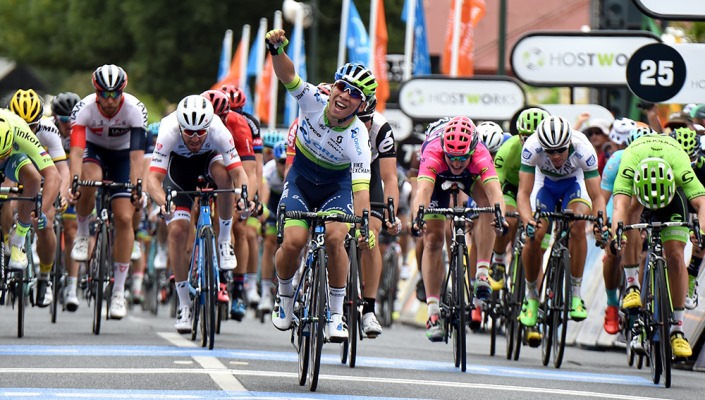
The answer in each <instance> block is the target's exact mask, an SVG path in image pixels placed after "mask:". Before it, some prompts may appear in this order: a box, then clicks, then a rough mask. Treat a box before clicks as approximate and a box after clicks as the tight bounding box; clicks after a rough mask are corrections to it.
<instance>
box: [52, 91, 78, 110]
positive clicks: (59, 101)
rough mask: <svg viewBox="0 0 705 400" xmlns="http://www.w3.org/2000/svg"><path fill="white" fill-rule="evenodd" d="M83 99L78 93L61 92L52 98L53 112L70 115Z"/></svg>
mask: <svg viewBox="0 0 705 400" xmlns="http://www.w3.org/2000/svg"><path fill="white" fill-rule="evenodd" d="M79 101H81V98H80V97H78V95H77V94H76V93H73V92H63V93H59V94H57V95H56V96H54V98H53V99H52V100H51V112H52V113H54V115H62V116H69V115H71V111H72V110H73V107H74V106H75V105H76V103H78V102H79Z"/></svg>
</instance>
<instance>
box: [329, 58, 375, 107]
mask: <svg viewBox="0 0 705 400" xmlns="http://www.w3.org/2000/svg"><path fill="white" fill-rule="evenodd" d="M335 80H336V81H339V80H343V81H345V82H347V83H349V84H351V85H353V86H355V87H356V88H358V89H360V90H361V91H362V94H364V95H365V100H366V99H369V98H371V97H372V96H374V95H375V91H376V89H377V86H378V84H377V80H376V79H375V76H374V75H372V71H370V70H369V69H367V68H366V67H365V66H364V65H362V64H353V63H347V64H345V65H343V66H342V67H340V68H339V69H338V70H337V71H336V72H335Z"/></svg>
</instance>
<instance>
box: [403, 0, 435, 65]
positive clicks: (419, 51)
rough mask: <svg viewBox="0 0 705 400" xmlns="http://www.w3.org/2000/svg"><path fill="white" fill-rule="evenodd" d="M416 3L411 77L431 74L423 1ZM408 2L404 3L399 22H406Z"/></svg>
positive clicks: (419, 0)
mask: <svg viewBox="0 0 705 400" xmlns="http://www.w3.org/2000/svg"><path fill="white" fill-rule="evenodd" d="M411 1H416V17H415V18H414V55H413V62H414V70H413V72H412V75H428V74H430V73H431V56H430V55H429V53H428V39H427V38H426V18H425V16H424V10H423V1H422V0H411ZM408 3H409V0H406V1H405V2H404V9H403V10H402V12H401V20H402V21H404V22H406V13H407V11H406V7H407V5H408Z"/></svg>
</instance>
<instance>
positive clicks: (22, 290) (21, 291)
mask: <svg viewBox="0 0 705 400" xmlns="http://www.w3.org/2000/svg"><path fill="white" fill-rule="evenodd" d="M28 272H29V267H27V268H25V269H23V270H22V271H17V272H14V279H15V299H16V300H17V337H18V338H21V337H24V319H25V318H24V317H25V315H24V312H25V308H26V307H27V298H26V291H27V284H26V283H25V280H27V278H28V277H29V274H28Z"/></svg>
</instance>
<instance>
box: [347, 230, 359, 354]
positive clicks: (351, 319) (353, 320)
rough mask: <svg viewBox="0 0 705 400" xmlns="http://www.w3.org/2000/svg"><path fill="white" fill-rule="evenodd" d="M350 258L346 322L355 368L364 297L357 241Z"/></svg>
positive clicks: (354, 242) (351, 243) (350, 249)
mask: <svg viewBox="0 0 705 400" xmlns="http://www.w3.org/2000/svg"><path fill="white" fill-rule="evenodd" d="M348 257H349V259H350V271H349V272H348V290H347V293H348V294H349V296H350V297H349V299H348V302H347V305H348V318H347V321H346V322H347V324H348V342H349V349H350V354H349V355H348V361H349V363H348V366H350V368H355V364H356V362H357V342H358V335H359V333H358V330H359V326H360V310H359V308H358V307H359V305H360V301H361V297H362V296H361V293H360V258H359V252H358V247H357V241H355V240H351V241H350V248H349V251H348ZM343 346H344V345H343Z"/></svg>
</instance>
